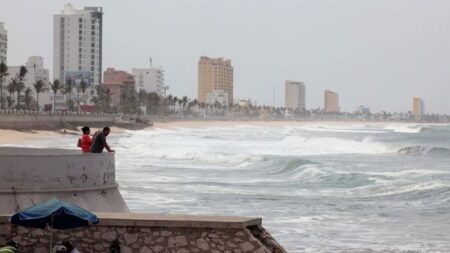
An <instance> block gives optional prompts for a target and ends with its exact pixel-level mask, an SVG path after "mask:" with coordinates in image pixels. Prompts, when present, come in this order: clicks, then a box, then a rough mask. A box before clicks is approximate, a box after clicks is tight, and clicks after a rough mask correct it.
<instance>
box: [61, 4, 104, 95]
mask: <svg viewBox="0 0 450 253" xmlns="http://www.w3.org/2000/svg"><path fill="white" fill-rule="evenodd" d="M102 17H103V9H102V7H85V8H84V9H83V10H78V9H74V8H73V7H72V5H70V4H67V5H65V6H64V10H63V11H62V12H61V14H56V15H54V17H53V77H54V79H59V80H60V81H61V82H62V83H67V82H70V81H72V82H75V83H76V84H79V82H80V81H81V80H84V81H85V82H86V83H88V84H89V85H90V86H91V91H90V94H91V95H93V94H94V89H93V86H96V85H99V84H100V83H101V82H102V34H103V23H102V22H103V21H102V20H103V18H102Z"/></svg>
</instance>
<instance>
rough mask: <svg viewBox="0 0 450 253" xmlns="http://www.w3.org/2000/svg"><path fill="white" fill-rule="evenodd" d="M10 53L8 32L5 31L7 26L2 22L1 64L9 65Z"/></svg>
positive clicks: (0, 40)
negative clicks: (8, 53)
mask: <svg viewBox="0 0 450 253" xmlns="http://www.w3.org/2000/svg"><path fill="white" fill-rule="evenodd" d="M7 51H8V31H7V30H5V24H3V23H2V22H0V62H3V63H5V64H6V63H7V61H6V60H7Z"/></svg>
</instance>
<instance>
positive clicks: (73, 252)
mask: <svg viewBox="0 0 450 253" xmlns="http://www.w3.org/2000/svg"><path fill="white" fill-rule="evenodd" d="M62 245H64V246H65V247H66V249H67V252H68V253H80V251H78V249H77V248H76V247H74V246H73V245H72V244H71V243H70V242H68V241H64V242H63V243H62Z"/></svg>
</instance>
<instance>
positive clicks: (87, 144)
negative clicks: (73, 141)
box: [78, 126, 92, 153]
mask: <svg viewBox="0 0 450 253" xmlns="http://www.w3.org/2000/svg"><path fill="white" fill-rule="evenodd" d="M81 131H82V132H83V136H81V138H80V139H78V147H80V148H81V151H82V152H83V153H89V152H90V149H91V145H92V139H91V137H90V136H89V134H90V133H91V129H89V127H88V126H85V127H83V128H81Z"/></svg>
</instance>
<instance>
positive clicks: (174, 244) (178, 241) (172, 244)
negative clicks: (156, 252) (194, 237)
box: [168, 235, 188, 248]
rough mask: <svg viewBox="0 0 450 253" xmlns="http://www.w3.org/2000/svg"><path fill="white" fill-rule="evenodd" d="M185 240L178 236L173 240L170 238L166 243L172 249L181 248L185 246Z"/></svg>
mask: <svg viewBox="0 0 450 253" xmlns="http://www.w3.org/2000/svg"><path fill="white" fill-rule="evenodd" d="M187 244H188V243H187V240H186V237H185V236H182V235H179V236H177V237H175V238H173V237H171V238H169V242H168V246H169V247H171V248H173V247H182V246H187Z"/></svg>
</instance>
